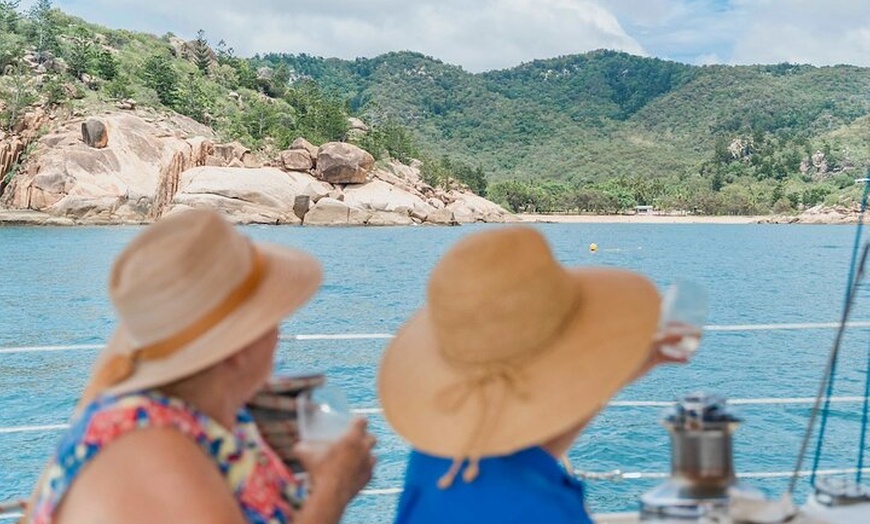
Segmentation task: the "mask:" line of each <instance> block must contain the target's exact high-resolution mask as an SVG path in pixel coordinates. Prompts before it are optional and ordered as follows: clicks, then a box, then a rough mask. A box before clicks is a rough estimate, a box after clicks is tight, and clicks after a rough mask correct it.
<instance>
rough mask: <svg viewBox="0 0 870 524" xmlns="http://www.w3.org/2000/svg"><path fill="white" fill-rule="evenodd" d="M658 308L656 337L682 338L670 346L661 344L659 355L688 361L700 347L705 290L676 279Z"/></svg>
mask: <svg viewBox="0 0 870 524" xmlns="http://www.w3.org/2000/svg"><path fill="white" fill-rule="evenodd" d="M661 309H662V313H661V318H660V320H659V334H660V335H662V336H663V335H682V336H681V337H680V340H679V341H677V342H675V343H673V344H662V345H661V347H660V350H661V352H662V354H664V355H666V356H668V357H671V358H675V359H681V360H685V359H688V358H689V357H691V356H692V355H693V354H694V353H695V351H697V350H698V346H699V345H700V344H701V332H702V331H703V329H704V323H705V322H706V321H707V314H708V311H709V298H708V297H707V290H706V289H704V287H703V286H702V285H700V284H698V283H697V282H692V281H689V280H678V281H676V282H674V283H673V284H671V285H670V286H669V287H668V288H667V289H666V290H665V293H664V295H663V296H662V308H661Z"/></svg>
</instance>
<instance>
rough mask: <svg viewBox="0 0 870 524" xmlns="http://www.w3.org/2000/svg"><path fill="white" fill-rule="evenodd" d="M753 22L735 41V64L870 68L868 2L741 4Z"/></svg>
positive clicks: (780, 0) (803, 0)
mask: <svg viewBox="0 0 870 524" xmlns="http://www.w3.org/2000/svg"><path fill="white" fill-rule="evenodd" d="M739 1H740V2H742V3H744V4H745V5H746V8H747V9H752V10H753V16H752V23H751V24H750V25H749V26H748V27H747V28H746V31H745V32H744V33H743V34H742V35H738V37H737V38H736V39H735V45H734V53H733V55H732V57H731V61H732V62H734V63H778V62H797V63H809V64H814V65H833V64H854V65H861V66H870V2H867V1H866V0H827V1H825V2H815V1H810V0H764V1H761V2H758V3H754V2H750V1H749V0H739Z"/></svg>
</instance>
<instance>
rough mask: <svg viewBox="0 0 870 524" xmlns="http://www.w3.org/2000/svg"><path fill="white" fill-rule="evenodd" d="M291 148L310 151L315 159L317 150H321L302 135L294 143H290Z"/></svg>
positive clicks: (309, 153)
mask: <svg viewBox="0 0 870 524" xmlns="http://www.w3.org/2000/svg"><path fill="white" fill-rule="evenodd" d="M290 149H301V150H303V151H308V155H309V156H310V157H311V158H312V159H313V160H317V151H318V150H319V148H318V147H317V146H316V145H314V144H312V143H311V142H309V141H308V140H305V139H304V138H302V137H299V138H297V139H296V140H294V141H293V143H292V144H290Z"/></svg>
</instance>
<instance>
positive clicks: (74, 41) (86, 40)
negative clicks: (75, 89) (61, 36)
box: [64, 27, 97, 78]
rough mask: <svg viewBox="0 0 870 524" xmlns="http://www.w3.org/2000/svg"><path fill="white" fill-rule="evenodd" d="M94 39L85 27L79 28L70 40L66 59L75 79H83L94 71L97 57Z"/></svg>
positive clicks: (66, 50) (65, 53)
mask: <svg viewBox="0 0 870 524" xmlns="http://www.w3.org/2000/svg"><path fill="white" fill-rule="evenodd" d="M93 39H94V35H93V33H91V32H90V31H88V30H87V29H85V28H84V27H77V28H76V29H75V30H74V31H73V34H72V35H71V36H70V38H69V44H68V45H67V48H66V49H65V51H64V58H65V59H66V63H67V66H69V73H70V75H72V76H73V77H74V78H81V76H82V75H83V74H85V73H89V72H91V71H92V69H93V66H94V61H95V59H96V57H97V49H96V46H94V41H93Z"/></svg>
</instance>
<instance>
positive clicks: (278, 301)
mask: <svg viewBox="0 0 870 524" xmlns="http://www.w3.org/2000/svg"><path fill="white" fill-rule="evenodd" d="M320 280H321V269H320V266H319V264H318V263H317V261H316V260H315V259H314V258H312V257H311V256H309V255H307V254H305V253H302V252H300V251H296V250H293V249H288V248H283V247H278V246H273V245H266V244H254V243H253V242H251V241H249V240H248V239H247V238H246V237H244V236H243V235H241V234H240V233H239V232H237V231H236V230H235V229H234V228H233V227H232V226H231V225H230V224H229V223H228V222H226V221H225V220H224V219H222V218H221V217H220V216H219V215H218V214H216V213H214V212H211V211H187V212H183V213H178V214H175V215H172V216H170V217H168V218H166V219H164V220H162V221H160V222H158V223H156V224H155V225H153V226H151V227H149V228H148V229H147V230H146V231H145V232H144V233H142V234H141V235H139V236H138V237H137V238H136V239H135V240H133V242H132V243H131V244H130V245H129V246H128V247H127V248H126V249H125V251H124V252H123V253H122V254H121V255H120V256H119V257H118V259H117V260H116V261H115V264H114V267H113V269H112V275H111V280H110V283H109V292H110V295H111V298H112V301H113V303H114V305H115V308H116V309H117V311H118V315H119V317H120V324H119V327H118V329H117V330H116V332H115V334H114V336H113V337H112V339H111V340H110V342H109V344H108V345H107V347H106V349H105V350H104V351H103V353H102V354H101V356H100V358H99V359H98V361H97V363H96V365H95V368H94V374H93V376H92V377H91V382H90V383H89V385H88V387H87V389H86V391H85V394H84V396H83V399H82V402H81V404H80V408H81V409H80V410H79V411H78V413H77V415H76V416H75V417H74V419H73V421H72V425H71V428H70V429H69V431H68V432H67V433H66V435H65V436H64V438H63V439H62V440H61V443H60V445H59V447H58V450H57V452H56V453H55V454H54V456H53V457H52V460H51V462H50V463H49V466H48V468H47V469H46V471H45V472H44V474H43V476H42V479H41V480H40V482H39V484H38V486H37V490H36V492H35V494H34V495H35V498H34V503H33V504H32V505H31V508H30V511H29V519H30V520H31V521H32V522H36V523H48V522H57V523H62V524H66V523H88V524H93V523H101V522H103V523H115V522H125V523H130V522H133V523H135V522H142V523H154V522H209V523H228V524H229V523H243V522H255V523H284V522H290V521H292V522H296V523H300V522H318V523H322V522H338V521H339V519H340V518H341V514H342V512H343V510H344V508H345V506H346V505H347V503H348V502H349V501H350V500H351V499H352V498H353V497H354V496H355V495H356V493H357V492H358V491H359V490H360V489H362V487H363V486H364V485H365V484H366V483H367V482H368V480H369V478H370V477H371V472H372V468H373V466H374V458H373V456H372V453H371V449H372V446H373V445H374V438H373V437H372V436H371V435H370V434H368V432H367V431H366V426H365V421H363V420H356V421H355V423H354V425H353V426H352V428H351V429H350V430H349V431H348V432H347V433H346V435H345V436H344V438H342V439H341V440H340V441H339V442H338V443H337V444H336V445H335V446H334V447H333V448H332V450H331V453H329V454H327V455H326V456H325V457H322V458H320V459H319V460H312V457H311V456H305V455H303V456H302V459H303V463H304V464H305V466H306V469H308V471H309V473H310V475H311V479H312V484H313V485H314V489H313V490H312V491H311V493H310V495H309V497H308V498H307V499H306V500H305V504H304V506H303V507H302V509H298V508H297V507H296V505H295V504H294V502H296V501H297V499H296V498H295V493H297V487H298V486H297V484H298V482H297V479H296V478H294V476H293V475H292V473H290V472H289V471H288V470H287V469H286V468H285V467H284V465H283V464H282V463H281V461H280V460H279V459H278V458H277V456H276V455H275V454H274V452H273V451H272V450H271V449H270V448H269V447H268V446H267V445H266V444H264V442H263V439H262V438H261V437H260V435H259V433H258V432H257V430H256V428H255V426H254V424H253V421H252V420H251V418H250V416H249V415H248V414H247V412H246V410H245V409H244V408H243V406H244V404H245V402H246V401H247V400H248V399H250V398H251V396H252V395H253V394H254V393H255V392H256V391H257V390H258V389H259V388H260V387H261V386H262V385H263V384H264V382H265V381H266V379H267V378H268V377H269V375H270V373H271V370H272V361H273V356H274V352H275V347H276V345H277V338H278V325H279V323H280V322H281V320H282V319H283V318H284V317H285V316H287V315H289V314H290V313H292V312H293V311H295V310H296V309H298V308H299V307H301V306H302V305H303V304H304V303H305V302H306V301H307V300H308V299H309V298H311V296H312V295H313V294H314V292H315V291H316V290H317V288H318V286H319V284H320Z"/></svg>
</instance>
